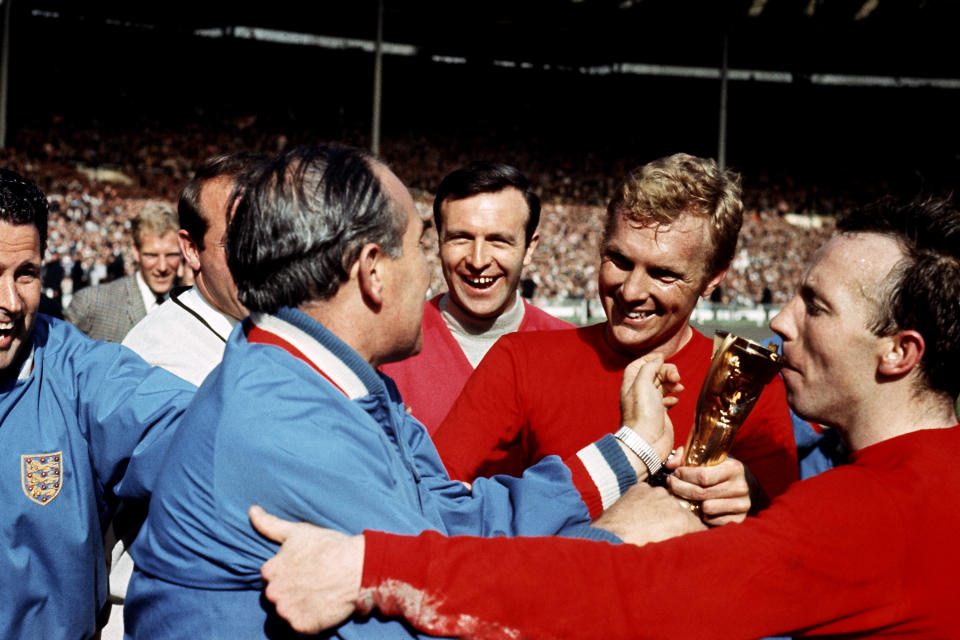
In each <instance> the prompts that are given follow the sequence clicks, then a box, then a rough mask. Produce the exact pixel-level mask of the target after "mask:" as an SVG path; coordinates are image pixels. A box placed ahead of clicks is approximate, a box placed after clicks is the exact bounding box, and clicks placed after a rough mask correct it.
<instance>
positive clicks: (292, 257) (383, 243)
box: [226, 146, 407, 313]
mask: <svg viewBox="0 0 960 640" xmlns="http://www.w3.org/2000/svg"><path fill="white" fill-rule="evenodd" d="M375 162H377V161H376V159H374V158H373V157H372V156H371V155H369V154H368V153H366V152H365V151H362V150H360V149H354V148H351V147H339V146H318V147H298V148H296V149H293V150H291V151H289V152H288V153H286V154H284V155H282V156H280V157H278V158H276V159H275V160H273V161H271V162H269V163H267V164H265V165H263V166H262V167H260V168H259V169H258V170H256V171H253V172H250V173H247V174H245V175H243V176H241V178H240V181H242V183H243V184H238V186H237V189H236V190H235V191H234V193H235V194H237V195H236V196H235V197H237V198H239V202H238V203H237V208H236V212H235V213H234V217H233V221H232V222H231V224H230V227H229V230H228V232H227V246H226V251H227V265H228V266H229V267H230V273H231V274H232V275H233V279H234V281H235V282H236V284H237V290H238V297H239V299H240V302H242V303H243V304H244V306H246V307H247V308H248V309H250V310H251V311H262V312H266V313H274V312H276V311H277V309H279V308H280V307H284V306H287V307H297V306H300V305H301V304H303V303H306V302H312V301H315V300H326V299H329V298H330V297H331V296H333V295H334V294H335V293H336V292H337V290H338V289H339V288H340V285H341V284H343V283H344V282H345V281H346V280H347V279H348V277H349V270H350V267H351V265H353V263H354V262H356V260H357V258H358V257H359V256H360V251H361V249H362V248H363V246H364V245H366V244H368V243H373V244H376V245H377V246H379V247H380V248H381V249H382V250H383V251H384V253H386V255H388V256H390V257H392V258H397V257H399V256H400V255H401V253H402V250H403V245H402V242H403V234H404V232H405V231H406V226H407V221H406V218H405V217H404V216H401V215H399V214H398V212H397V211H396V209H397V207H395V206H394V204H393V202H392V201H391V199H390V198H388V197H387V195H386V194H385V193H384V191H383V188H382V185H381V183H380V179H379V178H378V177H377V176H376V175H375V174H374V173H373V167H374V163H375Z"/></svg>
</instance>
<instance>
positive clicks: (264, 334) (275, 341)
mask: <svg viewBox="0 0 960 640" xmlns="http://www.w3.org/2000/svg"><path fill="white" fill-rule="evenodd" d="M243 333H244V335H246V337H247V342H252V343H254V344H269V345H271V346H274V347H279V348H281V349H283V350H284V351H286V352H287V353H289V354H290V355H292V356H293V357H294V358H297V359H298V360H302V361H303V362H306V363H307V364H308V365H310V368H311V369H313V370H314V371H316V372H317V373H319V374H320V375H321V376H323V377H324V378H326V379H327V380H328V381H329V382H330V384H332V385H333V386H334V387H336V388H337V390H339V391H340V393H342V394H343V395H345V396H347V397H348V398H349V397H350V394H348V393H347V392H346V391H344V390H343V388H342V387H341V386H340V385H338V384H337V383H336V382H334V381H333V378H331V377H330V376H328V375H327V374H326V373H324V372H323V370H322V369H321V368H320V367H318V366H317V365H316V363H314V362H313V360H311V359H310V358H308V357H307V356H305V355H304V354H303V352H302V351H300V350H299V349H297V348H296V347H295V346H293V345H292V344H290V343H289V342H287V341H286V340H284V339H283V338H281V337H280V336H278V335H277V334H275V333H271V332H270V331H267V330H266V329H263V328H261V327H258V326H257V325H255V324H253V322H252V321H251V320H249V319H248V320H247V321H245V322H244V323H243Z"/></svg>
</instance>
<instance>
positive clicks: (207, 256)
mask: <svg viewBox="0 0 960 640" xmlns="http://www.w3.org/2000/svg"><path fill="white" fill-rule="evenodd" d="M262 158H263V157H262V156H259V155H256V154H252V153H247V152H238V153H231V154H223V155H217V156H213V157H212V158H208V159H207V160H206V161H205V162H204V163H203V165H202V166H201V167H200V168H199V169H198V170H197V173H196V175H195V176H194V177H193V180H191V181H190V182H189V183H188V184H187V186H186V187H184V188H183V191H182V192H181V193H180V200H179V202H178V203H177V213H178V215H179V218H180V231H179V232H178V235H177V240H178V241H179V244H180V251H182V252H183V257H184V260H185V262H186V264H187V266H188V267H189V268H190V269H191V270H192V271H193V274H194V285H193V287H191V288H189V289H186V290H181V291H175V292H174V293H173V294H172V295H171V296H170V300H169V301H168V302H167V303H166V304H164V305H162V306H159V307H157V308H156V309H155V310H153V311H152V312H150V313H148V314H147V315H146V316H145V317H144V318H143V319H142V320H141V321H140V322H139V323H137V325H136V326H134V327H133V329H131V330H130V332H129V333H128V334H127V336H126V337H125V338H124V339H123V343H122V344H123V345H124V346H125V347H129V348H130V349H132V350H133V351H135V352H136V353H137V355H139V356H140V357H142V358H143V359H144V360H146V361H147V362H149V363H150V364H152V365H154V366H158V367H162V368H164V369H166V370H167V371H170V372H171V373H173V374H175V375H177V376H180V377H181V378H183V379H184V380H186V381H188V382H191V383H193V384H195V385H197V386H200V383H201V382H203V380H204V378H206V377H207V374H208V373H210V372H211V371H212V370H213V368H214V367H216V366H217V365H218V364H220V360H221V359H222V357H223V349H224V346H225V345H226V341H227V336H229V335H230V332H231V331H232V330H233V327H234V325H236V324H237V322H239V321H240V320H242V319H243V318H244V317H246V315H247V310H246V308H244V306H243V305H242V304H240V301H239V300H237V287H236V285H234V283H233V278H232V277H231V276H230V271H229V270H228V269H227V259H226V255H225V253H224V250H223V246H224V240H225V238H226V233H227V217H228V215H229V204H230V201H231V196H232V194H233V188H234V185H235V184H236V182H237V177H238V176H239V175H240V174H242V173H243V172H244V171H246V170H247V169H249V168H251V167H253V166H254V165H255V164H256V163H257V162H258V161H260V160H261V159H262ZM142 515H143V514H138V513H129V512H128V513H127V515H126V517H127V518H128V519H129V521H130V522H127V523H124V522H122V519H123V518H124V516H119V521H115V522H114V525H113V527H114V529H115V530H116V532H117V533H114V534H113V536H114V538H115V539H116V538H120V539H121V541H119V542H117V544H116V545H115V546H113V550H112V553H111V556H112V559H111V567H112V568H111V571H110V600H111V602H112V603H114V604H115V605H119V604H122V603H123V600H124V597H125V596H126V590H127V583H128V582H129V580H130V574H131V572H132V571H133V561H132V560H131V559H130V556H129V555H127V553H126V547H127V546H128V545H129V544H130V543H131V542H132V539H133V537H134V536H135V535H136V531H137V530H138V529H139V526H138V525H139V520H140V519H141V518H142ZM131 525H132V526H131ZM108 544H110V542H108ZM102 637H103V639H104V640H113V639H115V638H116V639H118V640H119V638H122V637H123V616H122V613H121V611H120V610H119V609H117V610H115V611H114V612H113V613H112V615H111V616H110V622H109V623H108V625H107V626H106V627H105V628H104V630H103V636H102Z"/></svg>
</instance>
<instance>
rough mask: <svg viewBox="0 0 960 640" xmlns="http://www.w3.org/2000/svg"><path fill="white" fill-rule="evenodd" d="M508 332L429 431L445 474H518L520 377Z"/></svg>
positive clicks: (521, 415)
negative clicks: (445, 413)
mask: <svg viewBox="0 0 960 640" xmlns="http://www.w3.org/2000/svg"><path fill="white" fill-rule="evenodd" d="M510 337H511V336H504V337H503V338H501V339H500V340H498V341H497V342H496V344H494V345H493V347H492V348H491V349H490V351H488V352H487V355H486V356H484V358H483V360H482V361H481V362H480V365H479V366H478V367H477V368H476V370H475V371H474V372H473V374H472V375H471V376H470V379H469V380H467V384H466V385H465V386H464V388H463V391H462V392H461V393H460V396H459V398H457V401H456V402H454V404H453V407H452V408H451V409H450V413H448V414H447V417H446V419H444V421H443V422H442V423H441V424H440V427H439V428H438V429H437V432H436V433H435V434H434V436H433V440H434V443H435V444H436V446H437V452H438V453H439V454H440V459H441V460H443V463H444V465H445V466H446V468H447V471H448V472H449V473H450V477H451V478H454V479H457V480H467V481H472V480H473V479H474V478H476V477H478V476H481V475H483V476H487V475H491V473H490V471H491V469H490V467H495V469H494V471H495V472H496V473H507V474H509V475H513V476H520V475H522V474H523V470H524V469H525V468H526V466H527V465H526V461H525V460H524V459H523V456H522V455H520V454H521V451H520V443H519V442H518V434H519V433H520V431H521V429H522V428H523V425H524V424H525V422H526V417H525V412H524V409H523V406H522V402H521V399H520V398H521V392H520V389H519V388H518V385H519V384H520V383H521V381H522V380H523V377H522V372H519V371H518V363H517V359H516V357H515V354H514V352H513V350H511V349H510V346H509V345H510V340H509V338H510Z"/></svg>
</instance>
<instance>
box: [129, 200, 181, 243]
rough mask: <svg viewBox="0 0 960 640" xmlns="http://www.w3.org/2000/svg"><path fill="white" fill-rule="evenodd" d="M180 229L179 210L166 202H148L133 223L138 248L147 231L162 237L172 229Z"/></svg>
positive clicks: (174, 230)
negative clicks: (175, 209)
mask: <svg viewBox="0 0 960 640" xmlns="http://www.w3.org/2000/svg"><path fill="white" fill-rule="evenodd" d="M179 230H180V223H179V222H178V221H177V212H176V211H174V210H173V207H172V206H170V205H169V204H166V203H164V202H148V203H146V204H145V205H143V208H142V209H140V213H138V214H137V217H136V218H134V219H133V222H132V223H131V231H132V232H133V244H134V245H136V247H137V249H138V250H139V249H140V243H141V242H142V240H143V234H145V233H152V234H154V235H155V236H157V237H158V238H160V237H163V236H165V235H166V234H167V233H168V232H170V231H173V232H174V233H176V232H177V231H179Z"/></svg>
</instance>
